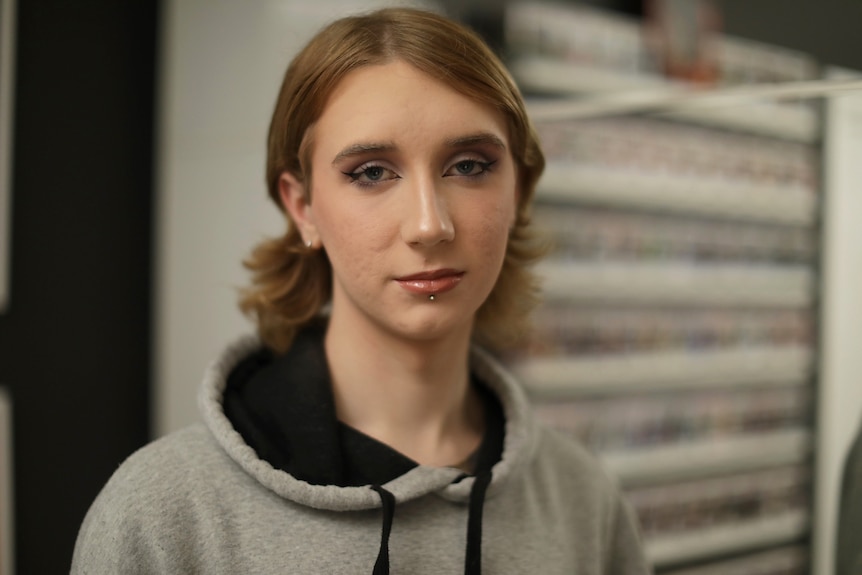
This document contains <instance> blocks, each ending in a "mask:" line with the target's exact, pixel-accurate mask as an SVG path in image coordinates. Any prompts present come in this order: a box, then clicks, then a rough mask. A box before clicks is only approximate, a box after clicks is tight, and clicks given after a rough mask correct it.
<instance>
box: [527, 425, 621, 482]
mask: <svg viewBox="0 0 862 575" xmlns="http://www.w3.org/2000/svg"><path fill="white" fill-rule="evenodd" d="M537 435H538V446H537V452H536V460H537V465H539V466H540V467H543V468H545V469H546V470H547V471H548V472H550V473H554V474H559V475H560V476H561V477H564V478H566V480H567V481H569V482H573V483H576V484H577V485H578V486H579V487H581V488H582V489H585V490H587V491H589V492H594V491H601V492H607V493H608V494H615V493H616V491H617V488H616V480H615V479H613V478H612V477H611V476H610V475H609V474H608V473H607V472H606V471H605V469H604V468H603V467H602V464H601V463H600V462H599V460H598V459H597V458H596V457H595V456H594V455H593V454H592V453H590V452H589V451H587V449H586V448H585V447H584V446H583V445H581V444H580V443H579V442H578V441H576V440H575V439H573V438H571V437H568V436H566V435H565V434H563V433H561V432H559V431H557V430H555V429H551V428H549V427H547V426H545V425H543V424H539V425H537Z"/></svg>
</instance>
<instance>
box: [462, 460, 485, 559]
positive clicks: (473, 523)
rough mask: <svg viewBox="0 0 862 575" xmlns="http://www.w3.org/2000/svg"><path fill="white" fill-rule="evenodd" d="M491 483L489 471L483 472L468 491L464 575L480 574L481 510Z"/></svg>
mask: <svg viewBox="0 0 862 575" xmlns="http://www.w3.org/2000/svg"><path fill="white" fill-rule="evenodd" d="M490 483H491V471H490V470H484V471H481V472H479V473H478V474H477V475H476V480H475V481H474V482H473V488H472V489H471V490H470V511H469V515H468V516H467V555H466V559H465V562H464V573H466V575H481V573H482V510H483V508H484V505H485V491H487V489H488V485H489V484H490Z"/></svg>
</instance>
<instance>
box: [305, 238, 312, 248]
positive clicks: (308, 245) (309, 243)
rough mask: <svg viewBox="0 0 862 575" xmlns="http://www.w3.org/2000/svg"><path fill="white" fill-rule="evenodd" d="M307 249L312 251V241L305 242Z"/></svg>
mask: <svg viewBox="0 0 862 575" xmlns="http://www.w3.org/2000/svg"><path fill="white" fill-rule="evenodd" d="M305 247H307V248H308V249H311V240H305Z"/></svg>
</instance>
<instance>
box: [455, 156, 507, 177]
mask: <svg viewBox="0 0 862 575" xmlns="http://www.w3.org/2000/svg"><path fill="white" fill-rule="evenodd" d="M494 163H495V162H482V161H480V160H461V161H459V162H456V163H455V164H453V165H452V167H451V168H450V169H449V171H448V172H446V175H447V176H467V177H475V176H481V175H482V174H484V173H486V172H487V171H488V170H489V169H490V168H491V166H493V165H494Z"/></svg>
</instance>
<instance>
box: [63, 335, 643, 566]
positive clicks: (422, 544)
mask: <svg viewBox="0 0 862 575" xmlns="http://www.w3.org/2000/svg"><path fill="white" fill-rule="evenodd" d="M311 347H312V348H313V346H311ZM292 351H293V350H292ZM311 353H312V355H313V354H314V353H318V352H314V351H313V350H312V352H311ZM267 355H268V352H266V350H265V349H264V348H263V347H262V345H261V343H260V342H259V340H257V339H256V338H254V337H247V338H243V339H242V340H240V341H238V342H237V343H235V344H233V345H231V346H230V347H229V348H228V349H227V350H226V351H225V352H224V353H223V354H222V356H221V357H220V358H219V359H218V360H217V361H216V362H215V363H214V364H213V365H212V366H211V367H210V369H209V370H208V371H207V373H206V374H205V377H204V382H203V385H202V387H201V391H200V396H199V403H200V408H201V412H202V418H203V422H202V423H199V424H196V425H192V426H190V427H188V428H186V429H183V430H181V431H179V432H176V433H173V434H170V435H168V436H166V437H164V438H162V439H159V440H157V441H155V442H153V443H151V444H149V445H147V446H146V447H144V448H142V449H141V450H139V451H137V452H136V453H134V454H133V455H132V456H131V457H129V459H127V460H126V461H125V462H124V463H123V464H122V465H121V466H120V468H119V469H118V470H117V471H116V472H115V473H114V475H113V476H112V477H111V479H110V480H109V481H108V483H107V484H106V485H105V487H104V488H103V490H102V492H101V493H100V494H99V496H98V497H97V498H96V500H95V501H94V503H93V505H92V506H91V508H90V510H89V512H88V513H87V516H86V518H85V520H84V522H83V524H82V526H81V529H80V532H79V535H78V540H77V542H76V546H75V552H74V556H73V561H72V573H74V574H79V573H80V574H102V573H105V574H108V573H111V574H125V573H140V574H155V573H160V574H166V573H167V574H173V573H206V574H218V573H231V574H238V573H242V574H269V573H272V574H276V573H278V574H285V573H297V574H314V573H326V574H333V573H345V574H348V573H349V574H357V573H375V574H376V573H385V572H391V573H399V574H454V573H464V572H481V573H485V574H509V573H511V574H515V573H518V574H522V573H543V574H549V575H552V574H569V575H641V574H647V573H649V572H650V570H649V568H648V566H647V564H646V561H645V560H644V557H643V552H642V548H641V543H640V540H639V534H638V530H637V527H636V524H635V521H634V518H633V515H632V513H631V511H630V508H629V507H628V506H627V505H626V504H625V502H624V501H623V499H622V498H621V496H620V493H619V491H618V489H617V488H616V486H615V485H614V483H613V482H612V481H611V480H610V479H609V478H608V477H607V476H606V475H605V474H604V473H603V472H602V471H601V470H600V468H599V467H598V465H597V464H596V462H595V461H594V460H593V458H592V457H591V456H590V455H589V454H587V453H586V452H585V450H584V449H583V448H581V447H580V446H579V445H577V444H576V443H575V442H573V441H571V440H570V439H568V438H565V437H563V436H562V435H560V434H558V433H557V432H554V431H552V430H550V429H548V428H546V427H545V426H543V425H541V424H540V423H539V422H538V421H537V420H536V419H535V418H534V416H533V412H532V410H531V408H530V405H529V403H528V400H527V398H526V396H525V395H524V393H523V390H522V389H521V388H520V386H519V385H518V384H517V383H516V382H515V381H514V380H513V378H512V377H511V375H509V374H508V373H507V372H506V371H505V370H504V369H503V368H502V366H501V365H500V364H499V363H498V362H497V361H496V360H495V359H493V358H492V357H491V356H490V355H489V354H488V353H486V352H484V351H483V350H481V349H479V348H473V349H472V350H471V356H470V369H471V374H472V377H473V378H474V379H475V380H476V381H477V382H480V385H482V386H484V388H486V389H487V391H488V392H489V393H490V394H492V396H493V398H492V401H491V405H492V406H493V405H494V404H497V405H499V408H500V411H501V413H502V418H503V420H504V422H505V423H504V424H503V429H502V433H501V434H499V436H500V438H501V439H502V448H500V447H499V446H498V447H497V448H496V451H497V452H498V453H497V454H496V455H494V451H495V447H494V445H493V444H494V441H493V440H490V441H489V440H488V438H487V437H486V439H485V441H483V445H482V447H481V448H480V450H479V454H478V455H479V456H478V460H479V461H481V460H483V459H484V461H485V463H484V464H483V463H477V467H476V473H475V475H467V474H465V473H464V472H463V471H461V470H460V469H456V468H454V467H430V466H425V465H419V464H416V463H415V462H412V461H410V460H409V458H406V457H403V456H401V458H402V459H399V457H398V456H400V454H398V453H397V452H394V453H390V454H389V455H391V456H393V457H394V458H395V460H396V461H395V465H394V466H389V465H388V464H386V465H382V466H379V467H380V468H379V469H378V466H370V467H368V466H364V465H363V464H362V457H361V456H358V455H357V453H361V452H362V450H361V449H360V450H358V451H357V450H356V449H354V447H355V446H356V444H355V443H350V441H347V442H345V441H344V440H343V438H344V436H345V435H344V434H345V433H346V434H347V436H348V437H351V438H352V439H351V440H357V439H358V440H359V442H360V443H359V445H360V446H362V445H364V446H365V447H366V448H368V449H370V452H369V453H370V454H371V455H370V457H372V458H377V457H379V456H380V454H381V453H384V454H385V453H386V449H388V448H387V447H386V446H382V445H375V441H374V440H371V439H370V438H362V437H358V438H357V437H356V436H355V435H354V433H358V432H356V431H355V430H350V429H346V430H345V429H344V427H342V426H340V425H339V424H337V422H334V423H333V424H332V425H330V426H329V427H328V428H327V426H326V425H323V426H322V427H321V426H317V427H315V426H311V427H310V428H308V429H302V428H301V429H300V431H301V432H300V433H297V432H296V430H293V431H289V429H290V428H291V423H285V421H284V419H285V418H286V417H287V416H290V417H292V418H294V419H297V420H304V421H318V422H321V421H325V420H326V418H325V417H323V418H320V419H315V418H314V417H309V414H308V413H306V412H305V411H303V412H302V413H292V414H287V415H286V416H285V417H284V418H283V417H273V418H272V421H271V422H270V423H272V426H270V425H265V424H264V425H262V424H261V422H262V421H263V419H262V418H261V417H260V415H261V413H263V412H265V410H263V411H262V410H261V408H260V406H258V407H253V408H252V413H251V414H246V415H249V417H248V418H246V419H245V420H243V418H242V416H238V415H237V413H236V407H237V406H240V407H242V406H245V407H248V406H250V405H253V404H252V403H249V401H247V399H248V398H245V399H241V400H240V401H236V398H233V399H231V401H230V405H231V406H232V407H231V408H229V409H228V411H229V412H232V415H231V417H228V415H226V409H225V395H226V391H227V390H228V388H229V380H231V379H232V377H233V382H232V384H231V385H230V393H229V395H230V394H233V393H235V392H236V391H237V390H238V389H241V387H242V385H243V384H244V383H246V384H247V383H248V382H250V381H253V380H254V378H255V375H260V373H261V372H262V370H265V369H268V368H272V369H275V371H276V376H275V377H271V376H272V375H273V374H272V372H270V373H269V376H267V377H265V378H264V379H265V383H267V384H272V383H277V382H278V381H279V377H280V376H278V375H277V373H278V372H279V370H285V369H287V371H286V372H284V373H283V374H282V375H283V377H282V379H283V380H284V381H285V382H287V381H289V380H290V379H294V380H296V374H299V376H300V377H299V379H298V380H297V381H300V382H301V383H302V382H306V380H310V379H312V378H314V377H317V376H315V374H318V376H319V374H320V373H327V372H326V370H325V365H324V366H323V367H322V371H321V369H316V370H315V369H308V363H307V362H306V361H305V360H301V361H295V362H290V361H288V362H285V361H281V360H278V361H275V358H272V357H267ZM250 358H251V359H250ZM306 359H307V358H306ZM318 361H319V359H318ZM304 362H305V363H304ZM291 363H296V364H297V368H296V374H294V373H293V372H292V371H291V370H290V367H291ZM324 363H325V361H324ZM237 368H242V369H248V370H250V373H247V374H246V375H244V376H243V375H238V373H239V372H240V371H241V369H237ZM237 381H239V384H237V383H236V382H237ZM258 383H260V382H258ZM255 385H257V384H255ZM294 385H298V384H294ZM302 385H305V383H302ZM321 385H323V386H324V387H323V389H326V386H328V382H327V381H323V382H318V384H317V385H316V386H314V385H313V386H311V388H310V389H317V390H320V389H321V387H320V386H321ZM288 396H289V394H288ZM264 397H267V396H266V395H264ZM283 399H284V398H282V400H283ZM282 400H279V401H282ZM279 401H274V402H273V404H274V405H278V404H279ZM302 401H303V402H304V403H303V405H305V410H306V411H307V410H308V405H309V402H307V401H306V400H305V399H303V400H302ZM326 401H328V400H326V398H324V401H323V402H322V403H317V404H315V403H314V402H311V403H310V404H311V405H318V406H319V407H321V410H322V411H324V412H325V411H327V410H328V409H329V407H328V406H326V405H324V404H325V403H326ZM281 405H284V404H283V403H282V404H281ZM486 405H488V403H487V401H486ZM491 409H492V411H493V407H492V408H491ZM486 411H488V408H486ZM283 412H284V410H273V411H272V413H273V414H274V415H277V414H281V413H283ZM243 421H244V423H243ZM333 421H334V420H333ZM234 422H237V423H236V424H235V423H234ZM490 426H491V427H492V428H493V423H491V424H490ZM237 427H240V428H242V432H241V431H240V430H239V429H237ZM333 428H334V430H335V432H334V433H333ZM250 429H252V431H251V432H250V431H249V430H250ZM255 429H256V431H257V432H260V434H261V435H260V436H259V437H257V438H256V439H255V437H254V436H253V435H252V433H254V430H255ZM321 429H323V431H321ZM285 430H288V433H287V436H285V437H282V438H280V439H279V438H278V434H279V433H280V432H284V431H285ZM326 434H329V439H326V437H325V436H326ZM333 437H335V441H333V440H332V438H333ZM247 438H249V439H247ZM339 438H341V439H339ZM363 442H365V443H363ZM250 443H251V444H254V445H255V446H256V448H257V449H255V448H253V447H252V445H251V444H250ZM285 446H288V447H289V448H288V450H287V452H288V453H296V454H304V455H302V457H308V456H309V455H312V456H313V455H314V454H315V453H317V452H321V453H323V456H322V459H321V460H320V461H322V462H324V463H325V462H326V461H327V458H329V461H332V454H333V450H337V449H341V450H342V455H341V457H336V458H335V459H336V460H339V461H341V462H342V465H344V464H346V467H347V471H346V472H345V471H344V469H342V471H341V473H342V475H341V476H340V478H335V479H333V477H332V476H331V474H332V473H333V471H332V470H331V469H328V468H327V467H326V465H323V466H322V467H319V468H309V466H308V465H305V466H298V467H293V468H292V467H291V464H290V463H285V461H284V460H285V459H287V460H288V461H290V460H291V459H292V458H291V457H287V458H284V453H285ZM290 446H292V447H290ZM345 446H348V448H347V449H346V452H347V455H346V456H344V451H345ZM267 448H269V449H270V450H271V451H272V453H267ZM381 450H382V451H381ZM500 451H501V453H500ZM273 453H274V454H275V455H273ZM262 454H263V455H262ZM279 454H280V455H279ZM489 454H491V456H492V457H491V458H490V459H489ZM279 457H282V459H281V460H279ZM351 460H353V461H354V463H351ZM320 461H319V462H318V463H320ZM356 461H358V462H359V463H358V465H357V464H355V462H356ZM273 462H275V465H274V464H273ZM490 462H493V463H490ZM390 463H391V462H390ZM485 468H486V469H485ZM351 469H353V471H351ZM369 469H370V471H369ZM381 469H382V471H381ZM357 470H358V471H357ZM363 473H365V474H367V475H376V476H375V477H370V478H367V479H369V480H370V481H372V483H369V484H364V485H363V484H356V483H358V482H360V480H361V479H363V477H362V474H363ZM381 473H382V474H383V475H382V476H381V475H380V474H381ZM377 480H385V481H383V482H382V484H376V483H374V481H377ZM339 484H340V485H339ZM477 548H478V549H477ZM470 557H472V558H473V561H474V564H473V565H472V567H471V566H470V564H469V562H468V559H469V558H470ZM478 560H480V561H481V563H480V564H476V563H475V561H478ZM471 569H472V571H471Z"/></svg>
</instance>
